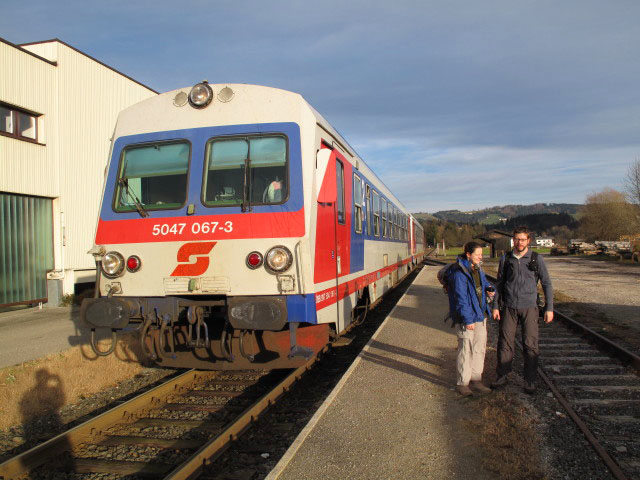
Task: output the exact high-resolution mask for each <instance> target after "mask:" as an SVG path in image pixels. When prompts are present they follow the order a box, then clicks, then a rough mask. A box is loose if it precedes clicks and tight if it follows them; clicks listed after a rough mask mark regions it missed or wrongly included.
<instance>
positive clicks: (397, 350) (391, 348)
mask: <svg viewBox="0 0 640 480" xmlns="http://www.w3.org/2000/svg"><path fill="white" fill-rule="evenodd" d="M369 346H370V347H371V348H377V349H379V350H384V351H385V352H389V353H394V354H396V355H403V356H405V357H409V358H413V359H415V360H419V361H421V362H424V363H428V364H431V365H435V366H438V367H439V366H442V360H441V359H439V358H436V357H432V356H431V355H425V354H424V353H420V352H414V351H413V350H409V349H407V348H403V347H398V346H396V345H390V344H388V343H382V342H379V341H378V340H372V341H371V342H370V343H369Z"/></svg>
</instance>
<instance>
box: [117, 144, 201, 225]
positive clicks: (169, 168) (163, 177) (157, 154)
mask: <svg viewBox="0 0 640 480" xmlns="http://www.w3.org/2000/svg"><path fill="white" fill-rule="evenodd" d="M190 155H191V147H190V145H189V143H188V142H186V141H182V142H162V143H147V144H143V145H132V146H128V147H125V149H124V150H123V151H122V163H121V166H120V171H119V173H118V182H117V188H116V197H115V201H114V210H115V211H116V212H134V211H136V210H138V211H139V207H143V208H144V209H146V210H161V209H163V210H164V209H176V208H179V207H181V206H182V205H184V204H185V203H186V200H187V174H188V171H189V157H190Z"/></svg>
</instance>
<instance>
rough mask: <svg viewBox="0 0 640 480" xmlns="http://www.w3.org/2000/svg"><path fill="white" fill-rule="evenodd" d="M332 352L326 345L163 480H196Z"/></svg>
mask: <svg viewBox="0 0 640 480" xmlns="http://www.w3.org/2000/svg"><path fill="white" fill-rule="evenodd" d="M328 349H329V345H325V346H324V347H323V348H322V350H320V351H319V352H318V353H317V354H316V355H314V356H313V357H312V358H311V359H310V360H309V361H308V362H307V363H305V364H304V365H302V366H300V367H298V368H297V369H296V370H294V371H293V372H292V373H290V374H289V375H288V376H287V377H286V378H284V379H283V380H282V381H281V382H280V383H279V384H278V385H277V386H276V387H275V388H273V389H271V390H270V391H269V392H267V393H266V394H264V395H263V396H262V397H261V398H260V399H258V400H257V401H256V402H255V403H254V404H253V405H251V406H250V407H248V408H247V409H246V410H245V411H244V412H243V413H242V414H241V415H240V416H239V417H238V418H237V419H236V420H235V421H234V422H233V423H232V424H231V425H229V426H228V427H227V428H225V430H224V431H223V432H221V433H220V434H219V435H217V436H216V437H214V438H213V439H211V440H210V441H208V442H207V443H206V444H205V445H203V446H202V447H201V448H200V449H199V450H198V451H197V452H196V453H194V454H193V456H191V457H190V458H189V459H187V460H186V461H185V462H183V463H182V464H181V465H179V466H178V467H176V468H175V469H174V470H172V471H171V472H169V473H168V474H167V475H166V476H165V477H164V480H184V479H192V478H196V477H197V476H198V475H199V474H200V473H201V472H202V470H203V469H204V468H205V467H206V466H207V465H210V464H211V463H212V462H213V461H215V460H216V458H218V457H219V456H220V455H221V454H222V453H223V452H224V451H225V450H226V449H227V448H228V447H229V446H230V445H231V443H233V442H234V441H235V440H237V439H238V437H239V436H240V435H241V434H242V433H243V432H244V431H246V430H247V429H248V428H249V427H250V426H251V424H252V423H253V422H255V421H256V420H257V419H258V418H259V417H260V415H261V414H262V413H263V412H264V411H265V410H267V409H268V408H269V407H270V406H271V405H273V404H274V403H275V402H276V401H277V400H278V399H279V398H280V397H281V396H282V395H283V394H284V393H286V392H287V391H289V389H290V387H291V385H293V384H294V383H295V382H296V381H298V380H299V379H300V378H301V377H302V375H303V374H304V373H305V372H306V371H307V370H309V369H310V368H311V367H312V366H313V365H314V364H315V363H316V362H317V361H318V359H319V358H320V356H321V354H323V353H325V352H326V351H327V350H328Z"/></svg>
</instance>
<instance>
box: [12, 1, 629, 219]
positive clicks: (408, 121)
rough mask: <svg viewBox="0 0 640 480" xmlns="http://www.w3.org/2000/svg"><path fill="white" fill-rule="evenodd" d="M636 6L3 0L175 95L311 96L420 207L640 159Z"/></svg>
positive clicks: (579, 197) (589, 176)
mask: <svg viewBox="0 0 640 480" xmlns="http://www.w3.org/2000/svg"><path fill="white" fill-rule="evenodd" d="M639 18H640V2H638V1H637V0H608V1H605V0H601V1H595V0H562V1H558V0H551V1H546V0H529V1H520V0H505V1H497V0H495V1H494V0H484V1H477V0H459V1H456V0H442V1H431V0H421V1H409V0H396V1H392V2H390V1H385V2H381V1H377V0H367V1H360V0H352V1H344V0H342V1H334V0H326V1H322V2H309V1H306V2H303V1H293V0H282V1H279V0H269V1H247V0H236V1H234V2H226V1H205V0H181V1H179V2H174V1H165V0H153V1H148V0H136V1H130V0H127V1H122V0H109V1H106V0H103V1H100V2H96V1H92V0H83V1H79V0H66V1H59V2H58V1H51V0H30V1H28V2H23V1H18V0H0V37H2V38H4V39H5V40H7V41H9V42H12V43H14V44H21V43H29V42H36V41H41V40H48V39H52V38H58V39H60V40H62V41H63V42H65V43H67V44H69V45H71V46H73V47H74V48H76V49H78V50H80V51H82V52H84V53H86V54H88V55H90V56H92V57H94V58H96V59H98V60H99V61H101V62H103V63H105V64H107V65H109V66H111V67H113V68H115V69H116V70H118V71H120V72H122V73H124V74H126V75H128V76H130V77H132V78H134V79H135V80H137V81H139V82H141V83H143V84H145V85H147V86H149V87H151V88H153V89H154V90H157V91H159V92H165V91H170V90H174V89H177V88H183V87H187V86H190V85H193V84H195V83H197V82H199V81H201V80H203V79H207V80H208V81H209V82H210V83H250V84H258V85H267V86H271V87H277V88H282V89H285V90H291V91H294V92H298V93H300V94H301V95H302V96H303V97H304V98H305V99H306V100H307V101H308V102H309V103H310V104H311V105H313V106H314V108H316V110H318V111H319V112H320V113H322V115H323V116H324V117H325V118H326V119H327V120H328V121H329V122H330V123H331V124H332V125H333V126H334V127H335V128H336V129H337V130H338V131H339V132H340V133H341V134H342V135H343V136H344V138H345V139H346V140H347V141H348V142H349V144H350V145H351V146H352V147H353V148H354V149H355V150H356V151H357V152H358V154H359V155H360V156H361V157H362V158H363V159H364V161H365V162H366V163H367V164H368V165H369V166H370V167H371V168H372V169H373V170H374V171H375V172H376V173H377V174H378V176H379V177H380V178H381V179H382V180H383V181H384V182H385V184H386V185H387V186H388V187H389V188H390V189H391V190H392V191H393V192H394V193H395V194H396V195H397V196H398V198H399V199H400V200H401V201H402V202H403V204H404V205H405V206H406V207H407V208H409V210H410V211H412V212H436V211H439V210H452V209H458V210H463V211H468V210H473V209H481V208H485V207H491V206H495V205H506V204H519V205H525V204H532V203H584V201H585V198H586V196H587V195H588V194H590V193H594V192H599V191H601V190H603V189H604V188H606V187H610V188H614V189H618V190H622V189H623V188H624V187H623V183H624V178H625V176H626V172H627V170H628V168H629V166H630V165H631V163H632V162H634V161H635V160H636V159H638V158H640V84H639V80H638V79H639V78H640V28H638V19H639Z"/></svg>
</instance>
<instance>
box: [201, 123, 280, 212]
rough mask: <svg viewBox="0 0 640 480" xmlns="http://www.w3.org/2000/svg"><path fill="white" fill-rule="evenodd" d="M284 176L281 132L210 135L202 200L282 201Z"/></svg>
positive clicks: (216, 204) (212, 202) (220, 202)
mask: <svg viewBox="0 0 640 480" xmlns="http://www.w3.org/2000/svg"><path fill="white" fill-rule="evenodd" d="M247 168H248V169H249V170H248V172H246V170H247ZM245 173H248V174H245ZM287 178H288V175H287V142H286V139H285V138H284V137H283V136H279V135H277V136H260V137H242V138H237V137H236V138H217V139H212V140H209V142H208V143H207V150H206V169H205V176H204V180H203V192H204V198H203V203H204V204H205V205H206V206H208V207H227V206H238V205H242V204H247V203H250V204H251V205H273V204H279V203H283V202H284V201H286V199H287V196H288V185H287Z"/></svg>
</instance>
